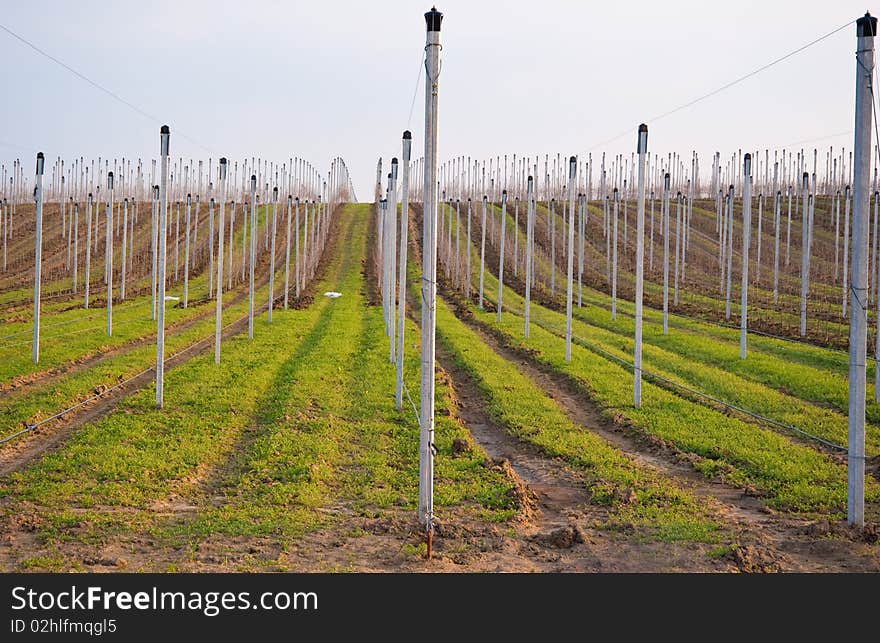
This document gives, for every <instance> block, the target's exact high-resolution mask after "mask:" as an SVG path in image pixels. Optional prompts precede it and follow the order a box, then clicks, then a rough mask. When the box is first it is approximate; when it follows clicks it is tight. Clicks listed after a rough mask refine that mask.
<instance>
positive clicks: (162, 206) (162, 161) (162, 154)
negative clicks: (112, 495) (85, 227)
mask: <svg viewBox="0 0 880 643" xmlns="http://www.w3.org/2000/svg"><path fill="white" fill-rule="evenodd" d="M159 141H160V143H159V166H160V170H159V221H158V224H159V237H158V242H159V243H158V250H159V252H158V266H159V269H158V275H157V282H156V283H157V293H156V306H157V316H156V317H157V318H156V406H157V407H158V408H160V409H161V408H162V406H163V405H164V403H165V401H164V394H165V268H166V265H165V259H166V249H167V238H168V235H167V234H166V230H167V226H168V155H169V153H170V143H171V129H170V128H169V127H168V126H167V125H163V126H162V129H161V130H160V134H159Z"/></svg>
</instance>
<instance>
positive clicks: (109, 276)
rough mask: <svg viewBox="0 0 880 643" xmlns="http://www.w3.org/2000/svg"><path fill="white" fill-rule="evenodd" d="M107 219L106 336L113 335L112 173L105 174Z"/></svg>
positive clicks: (105, 270)
mask: <svg viewBox="0 0 880 643" xmlns="http://www.w3.org/2000/svg"><path fill="white" fill-rule="evenodd" d="M107 191H108V194H107V214H106V215H105V218H106V219H107V226H106V239H105V243H106V244H107V251H106V257H107V265H106V267H105V269H104V272H105V273H106V275H107V336H108V337H109V336H110V335H113V172H110V173H108V174H107Z"/></svg>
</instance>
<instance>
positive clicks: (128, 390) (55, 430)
mask: <svg viewBox="0 0 880 643" xmlns="http://www.w3.org/2000/svg"><path fill="white" fill-rule="evenodd" d="M333 245H335V244H333V243H331V244H329V245H328V246H327V247H325V251H324V252H323V253H322V256H321V258H320V259H319V262H318V268H317V269H316V271H315V275H316V276H315V278H313V279H312V280H311V281H310V282H309V283H308V284H307V285H306V288H305V290H304V291H303V292H302V293H301V295H300V298H299V299H298V300H297V299H294V300H292V305H291V307H292V308H300V307H303V306H306V305H308V304H309V303H311V301H312V300H313V298H314V289H315V287H316V286H317V284H318V282H319V281H320V279H319V273H321V271H322V270H325V269H326V267H325V265H324V264H325V262H326V261H327V257H328V254H327V248H328V247H330V246H333ZM268 261H269V260H268V257H264V258H262V259H261V260H260V263H259V264H258V267H260V266H263V265H264V264H268ZM268 281H269V277H268V275H266V276H264V277H263V278H261V280H260V281H259V282H257V283H255V285H254V289H255V290H258V289H259V288H262V287H263V286H264V285H265V284H266V283H268ZM246 295H247V291H246V290H243V291H241V292H240V293H238V295H236V298H235V299H234V300H233V301H232V303H226V304H224V305H225V306H231V305H234V304H235V303H237V302H240V301H241V300H242V299H243V298H244V297H245V296H246ZM283 298H284V293H283V292H282V293H281V294H280V295H279V296H276V297H275V298H274V299H273V302H274V303H275V304H276V305H277V303H278V302H279V301H283ZM268 308H269V305H268V303H265V304H263V305H261V306H258V307H255V309H254V315H260V314H262V313H263V312H265V311H266V310H268ZM199 319H201V318H199ZM197 321H198V319H196V320H192V323H196V322H197ZM247 322H248V317H247V315H244V316H243V317H241V318H239V319H237V320H235V321H234V322H232V323H231V324H229V326H228V327H227V328H226V329H224V330H223V333H222V337H223V339H229V338H230V337H233V336H235V335H237V334H239V333H241V332H244V331H245V330H246V329H247ZM180 330H183V329H182V328H178V331H180ZM213 339H214V334H213V333H212V334H211V335H210V336H209V337H204V338H202V339H199V340H196V341H195V342H193V343H192V344H190V346H188V347H186V348H184V349H181V351H183V350H186V353H185V354H180V355H175V356H173V357H171V358H168V359H167V360H166V362H165V368H166V370H170V369H173V368H175V367H178V366H180V365H182V364H184V363H186V362H187V361H189V360H190V359H192V358H194V357H196V356H198V355H201V354H203V353H205V352H206V351H207V350H208V349H210V348H212V347H213ZM197 344H203V345H202V346H201V347H200V348H198V349H195V350H193V349H192V348H191V347H192V346H195V345H197ZM120 348H121V347H120ZM132 348H134V347H132ZM153 379H154V371H153V370H150V371H148V372H146V373H143V374H141V375H139V376H138V377H136V378H134V379H132V380H131V381H130V382H128V383H127V384H126V385H125V386H121V387H119V388H118V389H115V390H114V391H113V392H112V393H110V394H108V395H106V396H103V397H101V398H99V399H97V400H95V401H94V402H93V403H89V404H86V405H84V406H82V407H80V409H79V410H75V411H72V412H71V413H69V414H65V415H64V416H62V417H61V418H58V421H56V422H52V423H49V424H48V426H47V427H46V428H39V429H37V430H36V431H32V432H30V433H28V434H25V435H23V436H22V437H21V438H20V439H18V440H16V441H15V442H12V443H10V444H8V445H7V446H6V448H4V449H0V476H6V475H9V474H10V473H13V472H15V471H18V470H19V469H22V468H24V467H25V466H26V465H27V464H28V463H29V462H30V461H31V460H33V459H35V458H37V457H39V456H41V455H43V454H46V453H51V452H52V451H54V450H56V449H58V448H60V447H61V446H63V444H64V443H65V442H66V441H67V440H68V439H69V438H70V437H71V436H72V435H73V434H74V433H75V432H76V431H77V430H78V429H79V428H81V427H82V426H84V425H86V424H88V423H89V422H94V421H95V420H98V419H100V418H101V417H103V416H104V415H107V414H108V413H110V412H112V411H113V410H114V409H115V408H116V405H117V404H118V403H119V402H120V400H122V399H124V398H126V397H128V396H130V395H133V394H134V393H136V392H138V391H139V390H140V389H141V388H143V387H144V386H147V385H149V384H150V383H151V382H152V381H153Z"/></svg>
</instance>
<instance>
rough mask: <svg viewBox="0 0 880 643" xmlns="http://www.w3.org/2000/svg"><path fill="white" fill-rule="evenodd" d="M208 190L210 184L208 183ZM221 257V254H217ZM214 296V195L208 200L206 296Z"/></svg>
mask: <svg viewBox="0 0 880 643" xmlns="http://www.w3.org/2000/svg"><path fill="white" fill-rule="evenodd" d="M208 187H209V191H210V184H209V186H208ZM220 236H221V237H222V236H223V226H220ZM218 256H219V257H222V256H223V254H222V253H220V254H218ZM218 285H219V284H218ZM213 296H214V197H213V196H212V197H211V198H210V199H209V200H208V298H209V299H210V298H211V297H213Z"/></svg>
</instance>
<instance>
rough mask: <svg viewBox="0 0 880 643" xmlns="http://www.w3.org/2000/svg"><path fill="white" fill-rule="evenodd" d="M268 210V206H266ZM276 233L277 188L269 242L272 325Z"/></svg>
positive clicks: (274, 195) (270, 319)
mask: <svg viewBox="0 0 880 643" xmlns="http://www.w3.org/2000/svg"><path fill="white" fill-rule="evenodd" d="M266 208H267V210H268V205H267V206H266ZM277 232H278V186H275V187H274V188H272V236H271V240H270V242H269V245H270V248H269V314H268V321H269V323H270V324H271V323H272V309H273V308H274V307H275V306H274V302H275V237H276V233H277Z"/></svg>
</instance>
